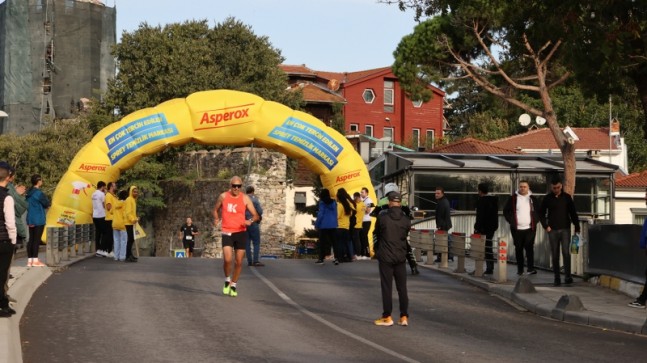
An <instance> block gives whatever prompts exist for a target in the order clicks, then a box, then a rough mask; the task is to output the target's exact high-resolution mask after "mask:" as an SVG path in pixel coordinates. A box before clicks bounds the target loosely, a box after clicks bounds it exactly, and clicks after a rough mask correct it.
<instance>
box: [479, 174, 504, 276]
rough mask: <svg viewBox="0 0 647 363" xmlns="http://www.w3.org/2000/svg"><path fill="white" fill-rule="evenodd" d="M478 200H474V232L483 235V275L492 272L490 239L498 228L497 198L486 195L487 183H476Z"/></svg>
mask: <svg viewBox="0 0 647 363" xmlns="http://www.w3.org/2000/svg"><path fill="white" fill-rule="evenodd" d="M477 188H478V195H479V198H478V201H477V202H476V222H475V223H474V233H478V234H484V235H485V272H483V274H485V275H492V274H493V273H494V253H492V242H493V241H492V239H493V238H494V232H496V230H497V229H498V228H499V200H498V198H497V197H496V196H491V195H488V194H489V192H490V188H489V186H488V184H487V183H480V184H479V185H478V187H477Z"/></svg>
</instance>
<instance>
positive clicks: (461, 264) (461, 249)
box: [449, 232, 467, 273]
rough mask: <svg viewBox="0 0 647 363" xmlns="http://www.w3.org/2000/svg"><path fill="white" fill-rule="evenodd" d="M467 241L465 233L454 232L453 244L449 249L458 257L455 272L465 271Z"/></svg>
mask: <svg viewBox="0 0 647 363" xmlns="http://www.w3.org/2000/svg"><path fill="white" fill-rule="evenodd" d="M466 242H467V239H466V238H465V233H458V232H454V233H452V246H451V247H450V248H449V250H450V251H451V252H452V254H453V255H454V257H458V262H457V263H456V270H454V272H457V273H463V272H465V251H466V250H467V245H466Z"/></svg>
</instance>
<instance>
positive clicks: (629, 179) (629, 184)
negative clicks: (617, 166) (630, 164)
mask: <svg viewBox="0 0 647 363" xmlns="http://www.w3.org/2000/svg"><path fill="white" fill-rule="evenodd" d="M616 187H619V188H647V170H643V171H641V172H639V173H632V174H629V175H626V176H622V177H618V178H617V179H616Z"/></svg>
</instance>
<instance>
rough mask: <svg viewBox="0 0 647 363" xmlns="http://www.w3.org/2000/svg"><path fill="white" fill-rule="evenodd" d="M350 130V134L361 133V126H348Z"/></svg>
mask: <svg viewBox="0 0 647 363" xmlns="http://www.w3.org/2000/svg"><path fill="white" fill-rule="evenodd" d="M348 130H349V131H350V132H356V133H357V132H359V124H350V125H348Z"/></svg>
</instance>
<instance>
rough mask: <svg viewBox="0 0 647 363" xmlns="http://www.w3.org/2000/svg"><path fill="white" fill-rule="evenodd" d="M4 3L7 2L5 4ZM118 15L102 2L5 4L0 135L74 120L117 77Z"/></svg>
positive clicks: (0, 16)
mask: <svg viewBox="0 0 647 363" xmlns="http://www.w3.org/2000/svg"><path fill="white" fill-rule="evenodd" d="M0 1H1V0H0ZM115 44H116V10H115V8H114V7H112V8H110V7H107V6H105V5H104V4H103V2H101V1H98V0H5V1H4V2H2V3H0V110H2V111H4V112H6V113H7V114H8V117H0V133H2V134H6V133H11V134H18V135H22V134H26V133H30V132H34V131H37V130H39V129H40V128H41V127H42V126H44V125H45V124H46V123H47V122H48V121H50V120H53V119H54V118H72V117H74V116H75V114H76V113H77V112H78V111H79V110H80V109H82V108H83V107H84V105H85V104H86V102H88V101H89V100H90V99H93V98H94V99H100V98H101V96H102V94H104V93H105V91H106V90H107V86H108V80H109V79H111V78H113V77H114V74H115V60H114V58H113V56H112V55H111V54H110V53H111V50H112V47H113V46H114V45H115Z"/></svg>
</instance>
